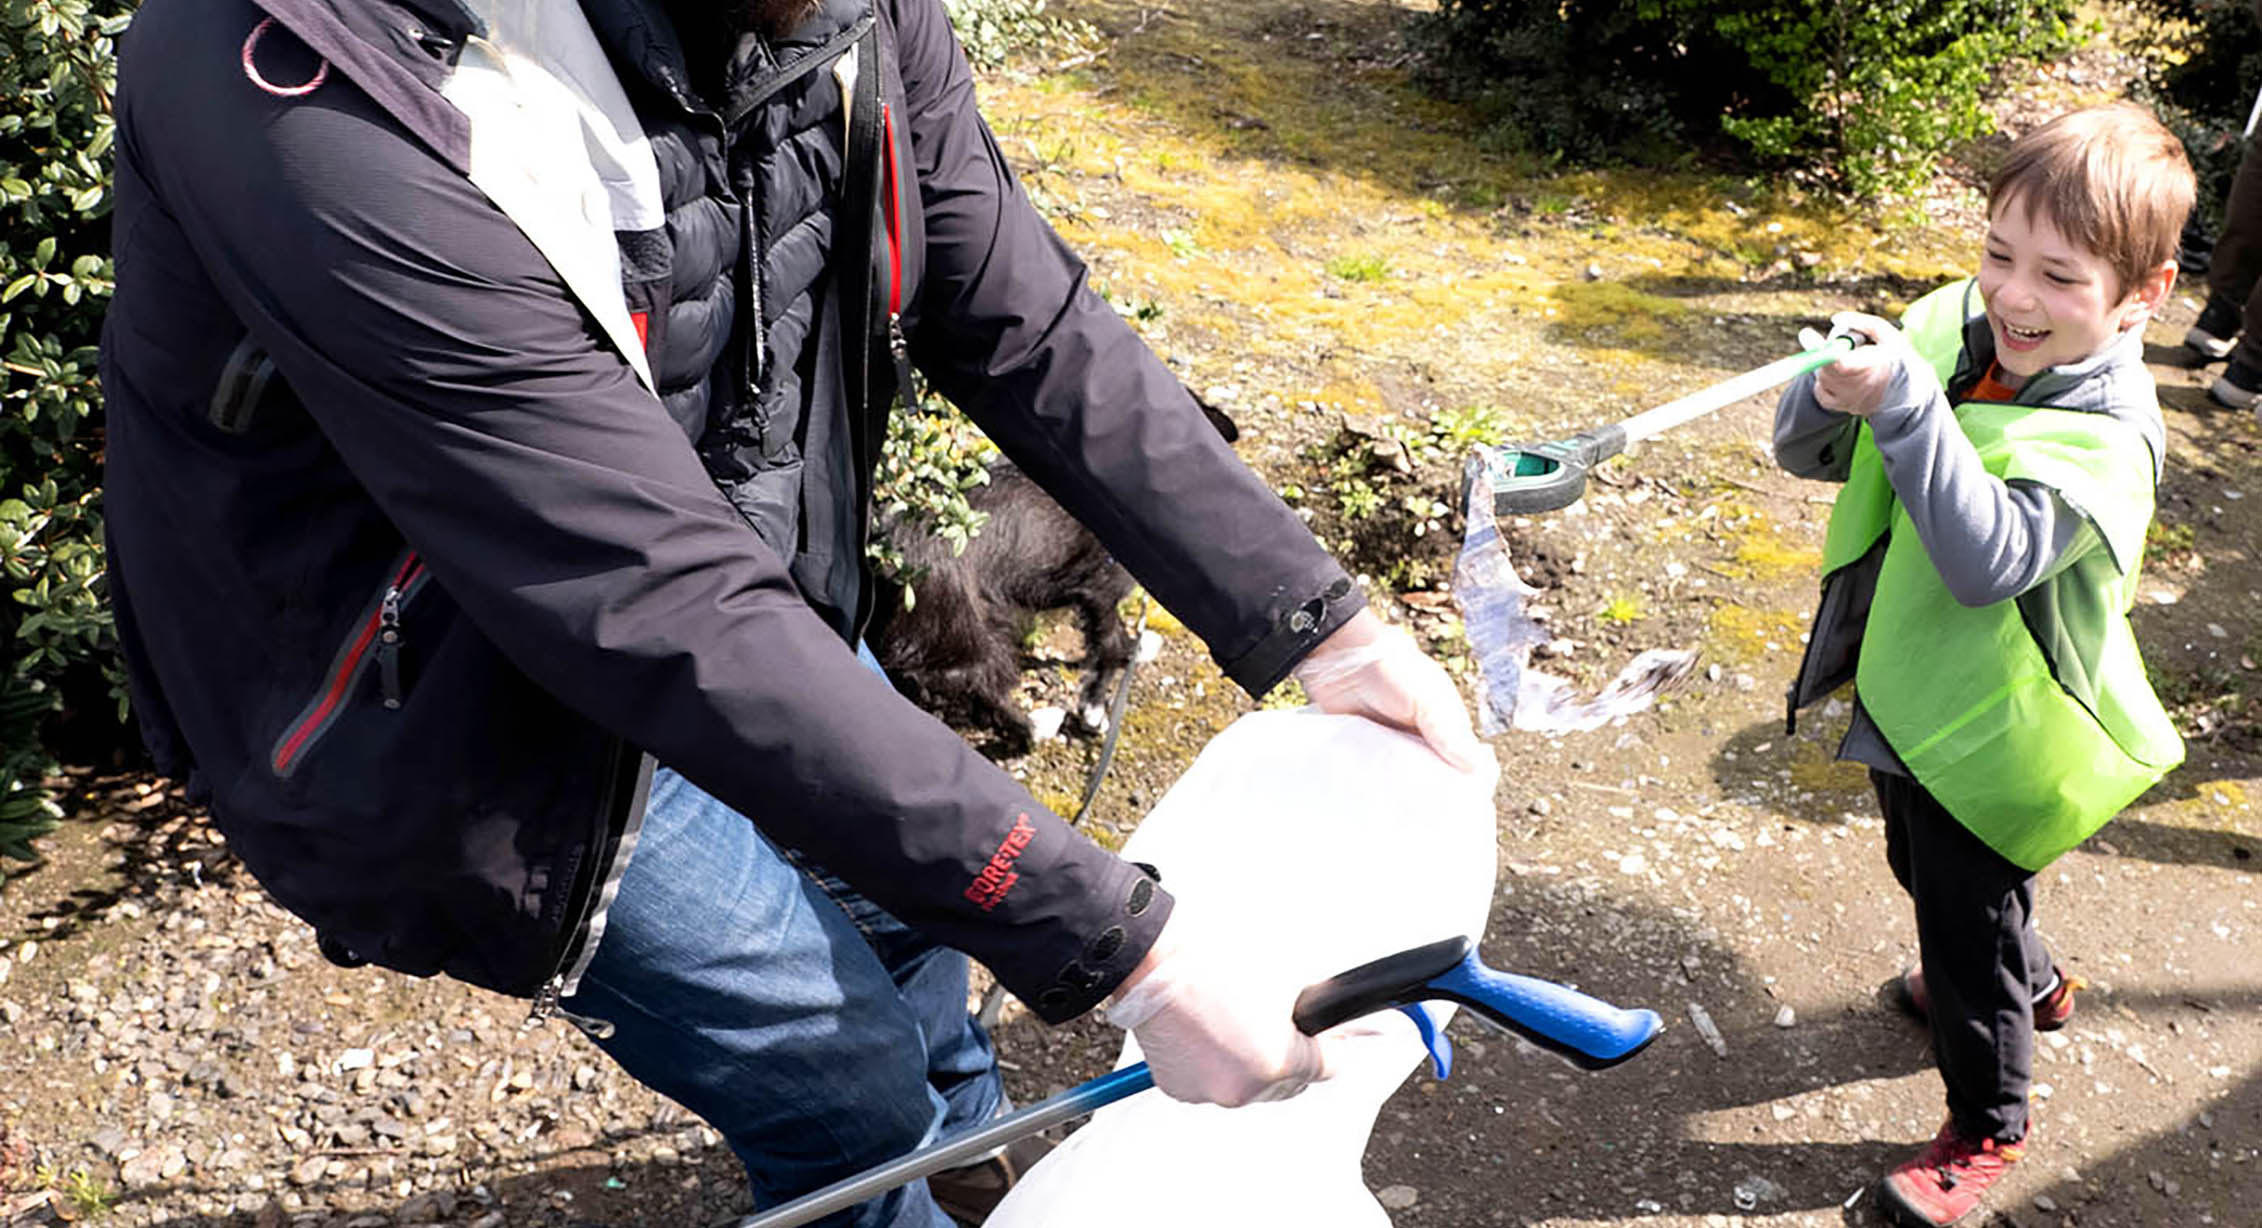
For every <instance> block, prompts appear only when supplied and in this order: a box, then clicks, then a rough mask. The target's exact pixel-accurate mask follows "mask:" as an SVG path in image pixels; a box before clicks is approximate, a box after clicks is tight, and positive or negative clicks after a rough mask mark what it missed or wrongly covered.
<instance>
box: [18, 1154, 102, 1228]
mask: <svg viewBox="0 0 2262 1228" xmlns="http://www.w3.org/2000/svg"><path fill="white" fill-rule="evenodd" d="M33 1177H34V1179H35V1180H37V1181H38V1182H39V1183H40V1184H41V1185H44V1186H46V1187H48V1188H49V1189H52V1190H54V1191H55V1192H56V1193H57V1194H60V1195H62V1197H63V1200H64V1201H65V1202H66V1203H68V1204H69V1205H70V1208H71V1210H72V1211H73V1212H74V1214H72V1215H71V1216H70V1217H69V1218H70V1219H73V1220H85V1219H97V1218H100V1217H101V1216H104V1215H108V1214H109V1213H110V1212H111V1211H112V1210H114V1209H116V1207H117V1205H118V1193H117V1191H116V1190H113V1189H111V1188H110V1183H109V1182H107V1181H104V1180H103V1179H102V1178H100V1177H97V1176H95V1175H94V1174H93V1173H91V1172H89V1171H87V1170H86V1169H84V1168H73V1169H71V1170H69V1171H68V1172H64V1171H60V1170H57V1169H56V1168H54V1167H52V1166H48V1165H42V1166H41V1167H40V1168H39V1169H38V1171H36V1172H35V1173H34V1174H33Z"/></svg>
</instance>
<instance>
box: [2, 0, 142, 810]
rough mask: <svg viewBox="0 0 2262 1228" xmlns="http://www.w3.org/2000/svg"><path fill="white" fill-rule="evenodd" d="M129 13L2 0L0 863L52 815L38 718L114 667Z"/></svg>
mask: <svg viewBox="0 0 2262 1228" xmlns="http://www.w3.org/2000/svg"><path fill="white" fill-rule="evenodd" d="M132 8H133V5H132V3H131V0H0V575H4V576H5V581H4V586H5V588H6V590H7V596H8V600H7V601H6V602H5V603H0V645H4V646H5V647H0V850H5V851H8V852H11V853H16V854H22V853H24V852H26V851H27V846H26V843H25V842H26V841H28V839H29V838H30V836H31V835H34V834H37V832H38V831H39V830H40V829H41V825H42V824H44V823H46V822H47V821H48V820H49V819H50V818H51V816H52V802H51V801H50V800H49V799H48V798H47V796H46V794H45V792H44V791H43V790H42V789H41V788H40V785H39V782H40V780H41V779H42V778H43V777H45V776H46V775H47V774H48V773H49V772H50V771H51V770H52V768H53V766H54V765H53V761H52V758H51V757H50V756H49V755H48V754H47V753H46V751H45V750H44V748H43V744H42V742H41V740H40V739H41V719H40V718H41V717H43V716H45V715H46V714H47V713H48V712H50V711H52V710H53V708H54V707H55V703H56V694H57V692H56V683H57V680H58V679H59V678H61V677H62V676H63V674H64V673H65V672H66V671H68V670H72V669H74V668H77V669H80V670H81V672H91V671H88V670H86V669H85V667H87V666H88V665H89V664H90V663H102V664H103V665H104V666H105V668H106V667H107V662H108V660H109V657H110V651H111V633H110V619H109V613H108V611H107V610H106V609H105V608H104V607H103V605H102V600H101V592H100V585H101V578H102V535H101V534H102V523H101V515H100V481H101V464H100V452H101V429H100V407H101V396H100V392H99V389H98V388H97V387H96V383H95V344H96V342H97V339H98V338H99V336H100V333H101V326H102V311H103V307H104V305H105V303H106V302H107V300H108V298H109V295H110V285H111V283H110V259H109V255H108V251H109V239H110V236H109V227H108V225H107V222H106V216H107V214H108V213H109V208H110V188H109V154H110V141H111V124H110V97H111V93H112V90H113V88H114V86H115V83H116V68H115V61H114V58H113V51H114V40H115V39H116V37H117V35H118V34H119V33H120V32H122V31H123V30H124V29H125V25H126V22H127V20H128V19H129V17H130V15H131V12H132Z"/></svg>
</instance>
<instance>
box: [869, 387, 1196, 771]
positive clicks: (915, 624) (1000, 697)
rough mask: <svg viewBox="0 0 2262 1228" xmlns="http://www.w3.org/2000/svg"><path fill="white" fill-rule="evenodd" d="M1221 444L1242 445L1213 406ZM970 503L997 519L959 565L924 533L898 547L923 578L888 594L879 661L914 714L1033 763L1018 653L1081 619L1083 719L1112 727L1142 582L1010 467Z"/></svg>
mask: <svg viewBox="0 0 2262 1228" xmlns="http://www.w3.org/2000/svg"><path fill="white" fill-rule="evenodd" d="M1197 403H1200V404H1201V408H1202V412H1203V414H1204V415H1206V416H1207V417H1208V418H1209V420H1210V424H1211V425H1212V426H1214V427H1216V428H1217V431H1218V434H1220V435H1223V436H1224V437H1225V438H1226V439H1227V440H1228V441H1231V440H1234V439H1237V438H1239V436H1240V433H1241V432H1240V428H1239V427H1237V426H1235V425H1234V423H1233V420H1232V419H1231V418H1228V417H1226V416H1225V414H1224V413H1223V412H1221V411H1219V410H1217V409H1215V408H1213V407H1212V406H1210V405H1209V404H1207V403H1206V402H1200V401H1199V399H1198V398H1197ZM989 474H990V480H989V482H988V483H987V484H986V485H983V486H979V487H976V488H975V489H974V490H973V491H972V492H971V493H970V494H969V495H968V496H967V502H968V503H970V504H971V505H972V506H973V507H974V508H975V509H976V510H978V511H982V512H987V513H988V514H989V520H988V521H987V522H986V523H985V524H984V525H983V526H982V530H981V532H979V533H977V534H976V535H975V536H974V538H973V540H972V541H970V542H968V543H967V545H966V550H965V552H964V553H962V554H953V553H951V549H950V545H949V543H947V542H945V541H943V540H942V539H940V538H938V537H935V536H934V535H932V534H927V533H907V534H900V535H898V536H897V538H896V541H895V545H896V547H897V549H899V550H901V551H902V552H903V557H904V562H905V564H906V565H907V567H908V568H909V569H910V574H911V575H912V576H914V577H915V579H914V580H913V581H912V601H911V605H910V608H909V609H905V608H904V604H903V600H902V596H903V594H902V590H901V589H900V588H898V587H895V586H892V585H891V586H886V587H885V589H884V591H883V592H882V594H881V598H880V602H879V610H878V612H877V613H876V615H875V617H874V620H873V624H872V626H873V630H872V633H871V635H870V637H869V638H870V641H871V645H872V651H873V653H874V655H876V656H877V657H879V659H880V664H881V666H882V667H884V668H885V669H886V670H887V673H888V677H889V678H891V679H893V680H894V681H895V685H896V687H897V689H899V690H901V691H902V692H903V693H904V694H905V695H906V696H908V697H909V698H910V699H911V701H912V702H913V703H916V704H918V705H919V706H920V707H922V708H925V709H927V710H928V711H930V712H933V713H935V714H937V715H938V716H941V717H943V718H944V719H945V720H949V721H952V722H954V723H958V724H963V725H968V726H971V727H974V728H978V729H982V730H985V731H987V732H989V733H990V734H991V735H992V737H993V742H992V749H993V750H994V751H995V752H996V753H999V754H1001V755H1004V756H1006V757H1012V756H1016V755H1021V754H1026V753H1027V752H1028V750H1029V747H1030V746H1031V745H1032V744H1033V742H1034V740H1035V730H1034V729H1033V728H1032V727H1031V726H1030V723H1029V714H1028V713H1026V712H1024V711H1022V709H1021V705H1020V704H1019V703H1018V702H1016V700H1015V697H1014V693H1015V690H1016V688H1017V687H1018V686H1019V684H1020V680H1021V660H1020V656H1021V642H1022V641H1023V640H1024V639H1025V638H1026V637H1027V636H1028V634H1029V629H1030V627H1031V626H1032V625H1033V624H1034V622H1035V621H1036V616H1037V614H1038V613H1039V612H1041V611H1044V610H1057V609H1072V610H1074V611H1075V612H1076V618H1077V623H1078V626H1079V628H1080V629H1081V630H1082V632H1083V634H1084V662H1083V671H1084V683H1083V686H1082V687H1081V688H1079V690H1078V692H1077V701H1076V718H1077V721H1078V722H1079V723H1080V724H1081V725H1082V726H1083V728H1085V729H1086V730H1089V731H1092V732H1098V731H1099V730H1100V729H1102V728H1103V727H1104V726H1105V724H1106V719H1107V718H1106V713H1107V702H1108V697H1109V695H1110V693H1112V692H1113V691H1114V689H1115V686H1116V683H1117V682H1118V681H1119V680H1120V679H1121V678H1122V676H1123V671H1124V670H1125V669H1127V668H1129V666H1130V663H1131V655H1132V652H1133V650H1134V647H1135V646H1134V645H1133V644H1132V642H1131V637H1130V635H1129V633H1128V632H1126V631H1125V630H1124V627H1123V622H1122V620H1121V619H1120V618H1118V617H1117V616H1116V606H1117V605H1118V604H1120V603H1121V602H1122V601H1123V599H1124V598H1125V597H1127V596H1129V595H1130V594H1131V589H1132V587H1133V584H1134V581H1133V580H1132V578H1131V573H1130V572H1127V571H1125V570H1124V569H1123V567H1122V565H1120V564H1118V563H1117V562H1116V561H1115V560H1114V559H1113V558H1110V557H1109V556H1108V553H1107V549H1106V548H1105V547H1103V546H1101V545H1100V542H1099V539H1098V538H1096V537H1093V536H1092V534H1091V532H1090V530H1088V529H1086V528H1085V527H1084V526H1083V525H1081V524H1079V523H1077V522H1076V519H1075V518H1074V517H1072V516H1070V515H1069V514H1068V512H1067V511H1066V509H1064V508H1062V507H1061V506H1060V505H1059V504H1058V503H1055V502H1053V500H1052V497H1051V496H1049V495H1047V494H1046V493H1045V492H1044V490H1043V489H1042V488H1040V487H1039V486H1038V485H1037V484H1036V482H1034V481H1032V480H1031V479H1030V478H1029V477H1028V475H1026V474H1024V473H1022V472H1021V471H1020V470H1019V469H1017V468H1015V467H1014V466H1013V464H1012V463H1011V462H1009V461H1005V460H1002V459H1001V460H999V461H998V462H997V463H995V464H993V465H991V466H990V470H989Z"/></svg>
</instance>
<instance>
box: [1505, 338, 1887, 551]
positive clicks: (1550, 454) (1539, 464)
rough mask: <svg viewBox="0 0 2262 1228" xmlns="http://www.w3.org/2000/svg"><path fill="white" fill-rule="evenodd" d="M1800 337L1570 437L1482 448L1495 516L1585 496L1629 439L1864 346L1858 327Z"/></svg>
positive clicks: (1553, 506)
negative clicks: (1716, 379) (1684, 392)
mask: <svg viewBox="0 0 2262 1228" xmlns="http://www.w3.org/2000/svg"><path fill="white" fill-rule="evenodd" d="M1800 341H1801V342H1802V343H1804V344H1806V346H1807V348H1806V349H1805V350H1804V351H1803V352H1801V353H1797V354H1793V355H1791V356H1790V357H1788V358H1779V359H1776V360H1775V361H1774V362H1771V363H1768V364H1767V365H1766V366H1764V367H1760V368H1757V369H1756V370H1751V371H1746V372H1744V373H1743V374H1742V375H1738V376H1734V377H1731V378H1729V379H1726V380H1723V381H1721V382H1720V383H1717V384H1714V385H1712V386H1711V387H1709V388H1705V389H1702V390H1700V391H1697V392H1693V393H1690V394H1689V395H1688V396H1685V397H1682V398H1680V399H1679V400H1676V401H1668V402H1667V403H1665V404H1663V405H1660V406H1658V407H1657V408H1655V409H1651V410H1646V411H1644V412H1642V413H1639V414H1636V415H1634V416H1633V417H1631V418H1628V419H1626V420H1625V421H1623V422H1613V423H1611V424H1610V425H1608V426H1599V427H1596V428H1595V429H1593V430H1591V431H1586V432H1584V433H1582V434H1578V435H1574V436H1572V437H1571V438H1569V439H1558V440H1552V441H1550V442H1547V443H1533V444H1503V445H1501V446H1499V447H1494V448H1486V449H1483V450H1482V452H1481V453H1480V455H1481V456H1482V457H1483V458H1484V477H1485V480H1486V481H1487V482H1489V483H1490V484H1491V486H1492V511H1493V515H1495V516H1531V515H1535V514H1537V513H1540V512H1552V511H1555V510H1556V509H1558V508H1565V507H1569V506H1570V505H1572V504H1573V503H1576V502H1578V501H1579V498H1580V496H1582V495H1584V494H1586V489H1587V474H1588V473H1589V472H1590V471H1592V470H1593V468H1594V467H1595V466H1596V465H1599V464H1601V463H1602V462H1603V461H1606V460H1609V459H1610V458H1611V457H1613V456H1616V455H1618V454H1619V453H1620V452H1623V451H1625V450H1626V445H1628V444H1631V443H1638V442H1640V441H1641V440H1644V439H1648V438H1650V437H1651V436H1654V435H1658V434H1661V433H1663V432H1665V431H1668V430H1670V429H1672V428H1673V427H1676V426H1679V425H1681V424H1682V423H1684V422H1688V421H1690V420H1692V419H1695V418H1701V417H1703V416H1704V415H1706V414H1709V413H1711V412H1713V411H1714V410H1717V409H1722V408H1725V407H1727V406H1730V405H1733V404H1735V403H1736V402H1738V401H1741V400H1743V399H1744V398H1746V397H1749V396H1753V395H1756V394H1758V393H1762V392H1765V391H1767V390H1768V389H1770V388H1774V387H1776V386H1777V385H1779V384H1786V383H1789V382H1790V381H1791V380H1793V379H1796V378H1797V377H1799V376H1801V375H1804V374H1806V373H1807V372H1809V371H1812V370H1814V369H1815V368H1817V367H1822V366H1827V365H1829V364H1830V363H1833V362H1836V361H1838V359H1839V358H1840V357H1841V356H1843V355H1845V354H1847V353H1850V352H1851V351H1852V350H1853V348H1854V347H1855V346H1856V345H1859V344H1861V343H1862V341H1863V338H1862V337H1860V336H1859V335H1857V334H1853V333H1835V334H1833V335H1831V336H1830V337H1829V338H1828V339H1824V338H1822V337H1819V336H1816V335H1815V334H1814V333H1813V332H1812V331H1811V330H1810V331H1808V332H1806V333H1804V334H1802V335H1801V337H1800Z"/></svg>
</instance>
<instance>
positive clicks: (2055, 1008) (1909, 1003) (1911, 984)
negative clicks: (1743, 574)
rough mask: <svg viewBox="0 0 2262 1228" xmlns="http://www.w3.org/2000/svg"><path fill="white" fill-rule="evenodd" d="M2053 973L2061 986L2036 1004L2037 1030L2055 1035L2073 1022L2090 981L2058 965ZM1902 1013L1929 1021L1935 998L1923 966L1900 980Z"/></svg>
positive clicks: (2053, 966) (2058, 985)
mask: <svg viewBox="0 0 2262 1228" xmlns="http://www.w3.org/2000/svg"><path fill="white" fill-rule="evenodd" d="M2050 970H2051V971H2052V972H2054V973H2056V974H2057V976H2058V983H2057V984H2056V985H2054V986H2052V987H2051V988H2050V992H2048V993H2046V994H2043V995H2042V998H2041V1000H2040V1001H2038V1002H2036V1003H2035V1004H2034V1030H2035V1031H2037V1032H2055V1031H2057V1030H2058V1029H2059V1028H2062V1027H2064V1026H2066V1020H2068V1019H2071V1018H2073V1013H2074V995H2075V994H2076V993H2079V992H2081V991H2082V990H2084V989H2087V988H2089V980H2088V978H2086V977H2083V976H2081V975H2079V974H2078V973H2072V972H2068V971H2066V970H2065V969H2063V968H2060V967H2058V966H2057V965H2055V964H2053V965H2051V968H2050ZM1901 1009H1903V1010H1905V1011H1907V1012H1908V1013H1910V1014H1911V1015H1914V1016H1916V1017H1917V1018H1919V1019H1926V1018H1930V1017H1931V1014H1932V996H1931V995H1930V994H1928V993H1926V992H1925V989H1924V965H1922V964H1918V965H1917V966H1916V967H1914V968H1911V969H1909V970H1908V972H1907V973H1906V974H1904V975H1903V976H1902V977H1901Z"/></svg>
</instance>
